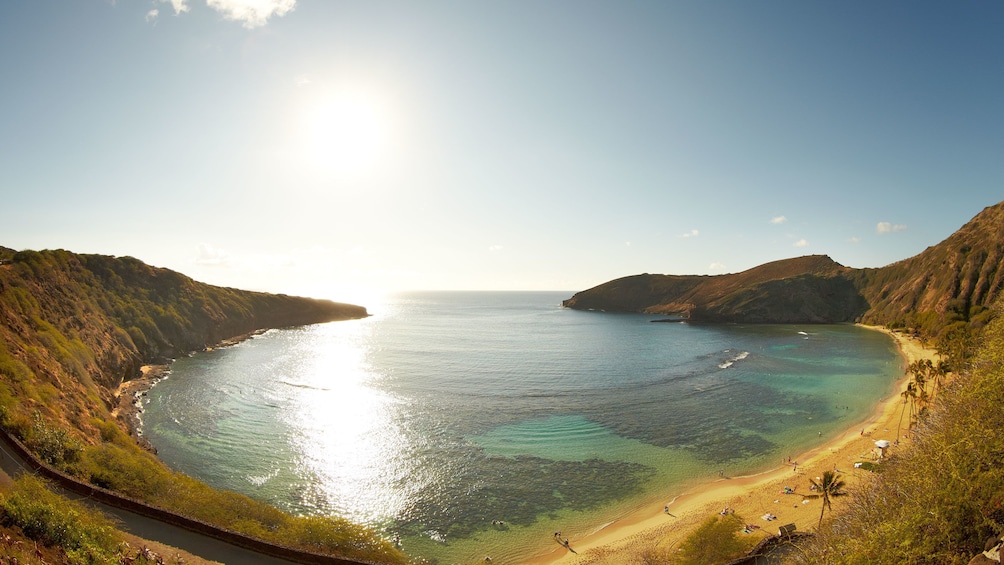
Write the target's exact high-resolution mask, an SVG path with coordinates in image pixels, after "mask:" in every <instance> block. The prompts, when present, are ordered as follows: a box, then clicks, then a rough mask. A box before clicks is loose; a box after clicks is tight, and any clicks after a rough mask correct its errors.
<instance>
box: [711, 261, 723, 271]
mask: <svg viewBox="0 0 1004 565" xmlns="http://www.w3.org/2000/svg"><path fill="white" fill-rule="evenodd" d="M708 269H709V270H711V271H724V270H725V263H719V262H717V261H715V262H714V263H712V264H710V265H708Z"/></svg>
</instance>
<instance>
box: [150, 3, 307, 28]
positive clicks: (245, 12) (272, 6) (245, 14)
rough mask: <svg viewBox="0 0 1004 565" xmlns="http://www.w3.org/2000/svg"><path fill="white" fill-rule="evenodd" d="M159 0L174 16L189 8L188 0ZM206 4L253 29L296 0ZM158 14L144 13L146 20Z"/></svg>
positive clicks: (285, 11) (285, 10) (287, 9)
mask: <svg viewBox="0 0 1004 565" xmlns="http://www.w3.org/2000/svg"><path fill="white" fill-rule="evenodd" d="M160 2H161V3H163V4H170V5H171V7H172V8H174V14H175V15H176V16H177V15H180V14H182V13H183V12H188V11H189V10H191V6H190V5H189V4H190V1H189V0H160ZM206 5H207V6H209V7H210V8H212V9H213V10H216V11H217V12H219V13H220V14H222V15H223V18H224V19H227V20H231V21H235V22H240V23H241V25H243V26H244V27H246V28H248V29H254V28H256V27H261V26H263V25H265V24H267V23H268V20H269V18H272V17H273V16H274V17H277V18H278V17H282V16H285V15H286V14H288V13H290V12H292V11H293V8H295V7H296V0H206ZM151 14H152V15H151ZM158 14H159V12H158V11H157V10H150V11H149V12H147V14H146V20H147V21H150V20H151V19H153V18H156V17H157V15H158Z"/></svg>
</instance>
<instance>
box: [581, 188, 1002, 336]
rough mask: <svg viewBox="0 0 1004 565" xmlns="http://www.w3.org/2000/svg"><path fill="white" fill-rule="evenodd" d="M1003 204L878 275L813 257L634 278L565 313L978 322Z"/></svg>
mask: <svg viewBox="0 0 1004 565" xmlns="http://www.w3.org/2000/svg"><path fill="white" fill-rule="evenodd" d="M1002 264H1004V203H1000V204H997V205H995V206H991V207H989V208H986V209H985V210H983V212H981V213H980V214H979V215H977V216H976V217H975V218H973V219H972V220H971V221H970V222H969V223H967V224H966V225H965V226H963V227H962V228H961V229H960V230H959V231H957V232H956V233H955V234H953V235H952V236H951V237H949V238H948V239H946V240H945V241H943V242H941V243H940V244H938V245H935V246H933V247H930V248H928V249H927V250H925V251H924V252H923V253H921V254H919V255H917V256H916V257H912V258H910V259H906V260H904V261H900V262H897V263H894V264H892V265H889V266H886V267H882V268H879V269H852V268H848V267H844V266H842V265H839V264H837V263H836V262H834V261H832V260H831V259H830V258H829V257H826V256H821V255H816V256H808V257H798V258H794V259H786V260H782V261H775V262H772V263H767V264H765V265H761V266H759V267H755V268H753V269H750V270H748V271H744V272H742V273H736V274H728V275H718V276H670V275H649V274H644V275H636V276H632V277H625V278H622V279H617V280H613V281H610V282H607V283H604V284H601V285H599V286H596V287H594V288H591V289H589V290H585V291H582V292H579V293H577V294H575V295H574V296H572V297H571V298H570V299H568V300H566V301H565V302H564V305H565V306H567V307H569V308H576V309H583V310H607V311H619V312H645V313H656V314H678V315H682V316H685V317H689V318H690V319H692V320H695V321H710V322H749V323H760V322H772V323H804V322H818V323H836V322H853V321H863V322H867V323H873V324H886V325H894V326H895V325H903V326H911V327H918V328H919V329H922V330H925V331H927V332H928V333H934V332H936V331H938V330H939V329H943V328H945V327H947V326H950V325H951V324H953V323H977V324H978V323H982V321H983V320H984V319H985V316H986V315H987V310H986V309H987V308H988V307H989V305H990V304H991V303H992V302H993V301H994V300H995V299H996V298H997V297H998V296H999V295H1000V293H1001V288H1002V286H1004V269H1002Z"/></svg>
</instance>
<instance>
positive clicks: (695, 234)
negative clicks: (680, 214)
mask: <svg viewBox="0 0 1004 565" xmlns="http://www.w3.org/2000/svg"><path fill="white" fill-rule="evenodd" d="M699 233H700V232H699V231H697V230H690V231H688V232H687V233H682V234H680V237H684V238H686V237H697V236H698V234H699Z"/></svg>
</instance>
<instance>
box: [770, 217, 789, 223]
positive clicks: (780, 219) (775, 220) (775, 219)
mask: <svg viewBox="0 0 1004 565" xmlns="http://www.w3.org/2000/svg"><path fill="white" fill-rule="evenodd" d="M787 221H788V218H785V217H784V216H775V217H773V218H771V219H770V223H772V224H783V223H785V222H787Z"/></svg>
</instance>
